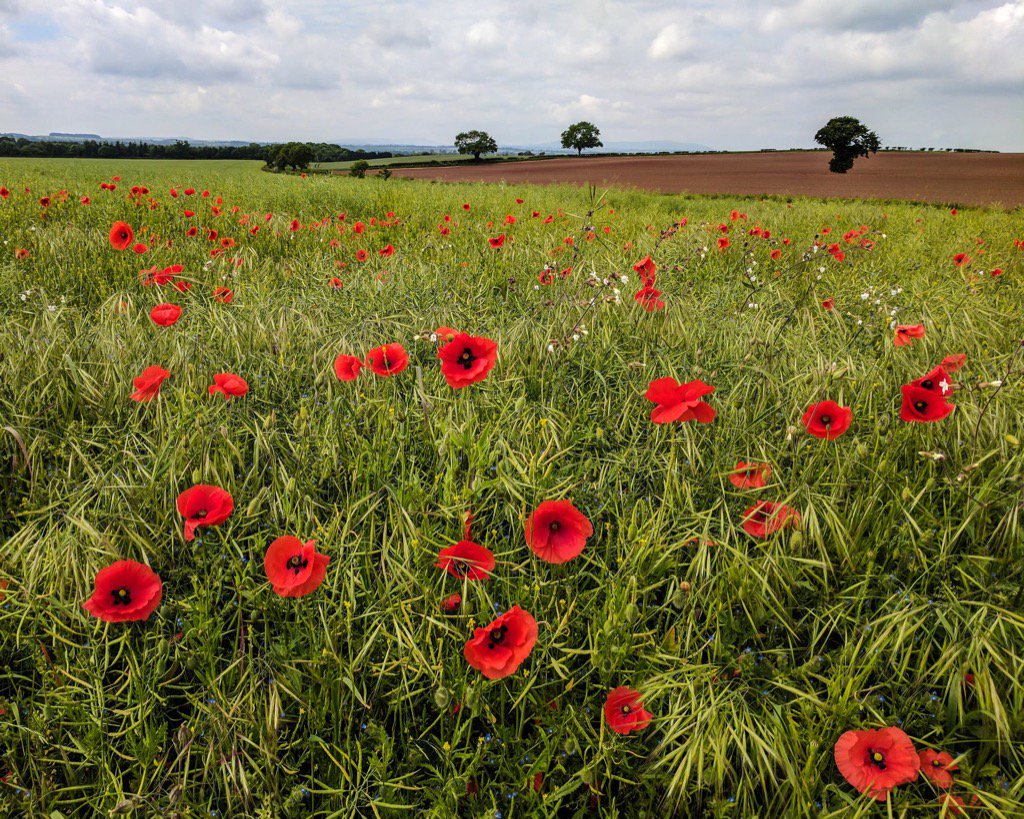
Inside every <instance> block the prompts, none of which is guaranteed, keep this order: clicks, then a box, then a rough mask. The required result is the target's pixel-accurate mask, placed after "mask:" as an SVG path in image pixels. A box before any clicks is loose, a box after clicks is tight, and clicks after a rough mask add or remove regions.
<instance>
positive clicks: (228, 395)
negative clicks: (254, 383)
mask: <svg viewBox="0 0 1024 819" xmlns="http://www.w3.org/2000/svg"><path fill="white" fill-rule="evenodd" d="M213 382H214V383H212V384H211V385H210V386H209V387H207V388H206V389H207V391H208V392H209V394H210V395H213V394H214V393H217V392H219V393H220V394H221V395H223V396H224V400H225V401H228V400H230V399H232V398H241V397H242V396H243V395H245V394H246V393H247V392H249V385H248V384H247V383H246V381H245V379H244V378H242V377H241V376H240V375H235V374H234V373H217V374H216V375H215V376H214V377H213Z"/></svg>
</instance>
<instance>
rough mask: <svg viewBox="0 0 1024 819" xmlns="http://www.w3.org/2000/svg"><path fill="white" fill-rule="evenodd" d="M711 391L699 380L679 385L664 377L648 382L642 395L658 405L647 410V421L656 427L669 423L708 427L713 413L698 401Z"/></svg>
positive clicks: (707, 405)
mask: <svg viewBox="0 0 1024 819" xmlns="http://www.w3.org/2000/svg"><path fill="white" fill-rule="evenodd" d="M714 391H715V388H714V387H712V386H711V385H710V384H705V383H704V382H703V381H701V380H699V379H698V380H696V381H688V382H687V383H685V384H680V383H677V382H676V380H675V379H674V378H667V377H666V378H658V379H656V380H654V381H652V382H651V383H650V385H649V386H648V388H647V392H646V393H644V398H646V399H647V400H648V401H653V402H654V403H655V404H657V405H658V406H656V407H655V408H654V409H653V410H651V420H652V421H654V423H656V424H668V423H671V422H672V421H697V422H698V423H701V424H710V423H711V421H712V420H714V417H715V411H714V410H713V409H712V408H711V406H710V405H709V404H707V403H706V402H704V401H701V400H700V399H701V396H704V395H709V394H711V393H713V392H714Z"/></svg>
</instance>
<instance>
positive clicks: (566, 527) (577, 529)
mask: <svg viewBox="0 0 1024 819" xmlns="http://www.w3.org/2000/svg"><path fill="white" fill-rule="evenodd" d="M593 534H594V527H593V526H592V525H591V523H590V521H589V520H588V519H587V516H586V515H584V514H583V513H582V512H581V511H580V510H579V509H577V508H576V507H575V506H573V505H572V502H571V501H567V500H557V501H551V500H547V501H543V502H542V503H541V504H540V505H539V506H538V507H537V508H536V509H535V510H534V511H533V513H531V515H530V517H529V518H527V520H526V545H527V546H529V547H530V548H531V549H532V550H533V552H534V554H536V555H537V557H539V558H540V559H541V560H546V561H547V562H548V563H565V562H566V561H569V560H572V559H573V558H574V557H577V556H579V554H580V552H582V551H583V547H584V546H586V545H587V538H589V537H590V536H591V535H593Z"/></svg>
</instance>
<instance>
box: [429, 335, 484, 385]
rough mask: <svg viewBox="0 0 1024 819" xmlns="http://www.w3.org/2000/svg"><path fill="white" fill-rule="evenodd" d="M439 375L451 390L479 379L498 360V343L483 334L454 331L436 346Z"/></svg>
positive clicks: (482, 378) (481, 378)
mask: <svg viewBox="0 0 1024 819" xmlns="http://www.w3.org/2000/svg"><path fill="white" fill-rule="evenodd" d="M437 357H438V358H439V359H440V360H441V374H442V375H443V376H444V378H445V381H447V382H448V386H449V387H451V388H452V389H456V390H458V389H462V388H463V387H468V386H469V385H470V384H475V383H476V382H477V381H483V380H484V379H485V378H487V374H488V373H489V372H490V371H491V370H492V369H494V364H495V362H496V361H497V360H498V342H497V341H494V340H493V339H489V338H486V337H484V336H471V335H469V334H468V333H457V334H456V335H455V336H454V338H452V340H451V341H449V342H448V343H447V344H445V345H443V346H442V347H440V348H439V349H438V351H437Z"/></svg>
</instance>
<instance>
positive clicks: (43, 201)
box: [39, 196, 50, 208]
mask: <svg viewBox="0 0 1024 819" xmlns="http://www.w3.org/2000/svg"><path fill="white" fill-rule="evenodd" d="M39 204H40V205H42V206H43V207H44V208H48V207H50V197H49V196H43V197H41V198H40V199H39Z"/></svg>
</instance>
